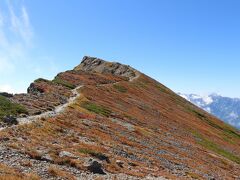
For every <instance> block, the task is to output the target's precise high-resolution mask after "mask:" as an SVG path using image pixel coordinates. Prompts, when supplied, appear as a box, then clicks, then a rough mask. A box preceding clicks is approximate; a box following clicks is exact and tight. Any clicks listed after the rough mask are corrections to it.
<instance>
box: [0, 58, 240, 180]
mask: <svg viewBox="0 0 240 180" xmlns="http://www.w3.org/2000/svg"><path fill="white" fill-rule="evenodd" d="M4 98H5V99H8V101H9V102H11V103H12V104H17V105H19V106H21V107H22V108H24V110H25V111H24V112H19V113H17V114H14V116H11V117H10V118H9V117H7V116H4V117H3V118H2V119H3V120H4V121H3V123H2V128H3V129H2V130H1V131H0V141H1V145H0V148H1V151H0V156H1V158H0V162H1V163H2V165H1V166H0V168H1V175H2V178H9V177H15V178H16V177H18V178H19V179H27V178H30V179H31V178H32V179H38V178H43V179H57V178H60V179H76V178H80V179H91V178H93V179H107V178H109V179H144V178H148V179H164V178H168V179H237V178H239V177H240V173H239V172H240V132H239V131H238V130H236V129H234V128H233V127H231V126H229V125H227V124H225V123H223V122H222V121H220V120H218V119H216V118H215V117H213V116H212V115H210V114H208V113H207V112H205V111H203V110H201V109H199V108H198V107H197V106H195V105H193V104H191V103H190V102H188V101H186V100H185V99H184V98H182V97H180V96H178V95H177V94H175V93H174V92H173V91H171V90H170V89H168V88H167V87H165V86H163V85H162V84H160V83H159V82H157V81H155V80H153V79H151V78H150V77H148V76H146V75H144V74H142V73H140V72H138V71H136V70H135V69H133V68H131V67H129V66H126V65H122V64H119V63H110V62H106V61H103V60H101V59H98V58H92V57H84V58H83V61H82V63H81V64H80V65H79V66H77V67H76V68H74V69H73V70H71V71H66V72H63V73H60V74H58V75H57V76H56V78H55V79H54V80H53V81H48V80H44V79H38V80H36V81H35V82H34V83H33V84H31V86H30V87H29V89H28V94H21V95H14V96H13V97H11V96H9V97H4ZM14 117H17V119H15V120H16V121H17V122H19V123H20V125H13V126H11V123H6V122H8V120H9V119H10V120H11V119H14ZM4 122H5V123H4ZM0 179H1V177H0Z"/></svg>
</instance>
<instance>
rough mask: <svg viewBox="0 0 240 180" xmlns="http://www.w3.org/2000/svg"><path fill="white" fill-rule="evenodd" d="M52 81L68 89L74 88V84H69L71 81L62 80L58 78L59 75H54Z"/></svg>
mask: <svg viewBox="0 0 240 180" xmlns="http://www.w3.org/2000/svg"><path fill="white" fill-rule="evenodd" d="M52 82H54V83H56V84H59V85H62V86H65V87H67V88H69V89H74V88H76V86H75V85H74V84H71V83H69V82H67V81H65V80H62V79H61V78H59V77H55V79H54V80H53V81H52Z"/></svg>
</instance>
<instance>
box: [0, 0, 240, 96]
mask: <svg viewBox="0 0 240 180" xmlns="http://www.w3.org/2000/svg"><path fill="white" fill-rule="evenodd" d="M239 9H240V1H238V0H236V1H235V0H230V1H229V0H211V1H209V0H182V1H179V0H141V1H139V0H101V1H100V0H71V1H67V0H51V1H47V0H41V1H32V0H12V1H10V0H9V1H7V0H6V1H5V0H2V1H0V91H1V90H2V91H3V90H7V91H10V92H24V91H26V88H27V87H28V85H29V84H30V82H32V81H33V80H34V79H36V78H38V77H43V78H48V79H52V78H53V77H54V76H55V75H56V74H57V73H58V72H61V71H65V70H68V69H72V68H73V67H74V66H76V65H78V64H79V63H80V61H81V59H82V57H83V56H84V55H91V56H96V57H100V58H103V59H106V60H110V61H119V62H121V63H125V64H129V65H131V66H133V67H135V68H136V69H139V70H141V71H142V72H144V73H145V74H147V75H149V76H151V77H153V78H155V79H157V80H158V81H160V82H161V83H163V84H165V85H166V86H168V87H170V88H171V89H172V90H174V91H176V92H182V93H197V94H206V93H211V92H217V93H219V94H221V95H224V96H231V97H240V83H239V77H240V33H239V32H240V20H239V19H240V11H239Z"/></svg>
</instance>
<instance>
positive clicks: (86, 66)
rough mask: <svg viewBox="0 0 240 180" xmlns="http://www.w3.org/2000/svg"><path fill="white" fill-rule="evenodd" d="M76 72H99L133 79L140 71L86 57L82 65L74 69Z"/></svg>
mask: <svg viewBox="0 0 240 180" xmlns="http://www.w3.org/2000/svg"><path fill="white" fill-rule="evenodd" d="M74 70H75V71H79V70H81V71H87V72H97V73H104V74H112V75H117V76H123V77H127V78H129V79H132V78H134V77H136V76H137V74H138V71H137V70H135V69H133V68H132V67H130V66H128V65H124V64H120V63H118V62H109V61H105V60H103V59H100V58H97V57H91V56H84V57H83V59H82V62H81V64H80V65H78V66H77V67H75V68H74Z"/></svg>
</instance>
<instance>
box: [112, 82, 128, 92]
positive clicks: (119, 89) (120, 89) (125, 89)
mask: <svg viewBox="0 0 240 180" xmlns="http://www.w3.org/2000/svg"><path fill="white" fill-rule="evenodd" d="M113 87H114V88H115V89H117V90H118V91H119V92H122V93H125V92H127V88H125V87H124V86H122V85H119V84H114V85H113Z"/></svg>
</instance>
